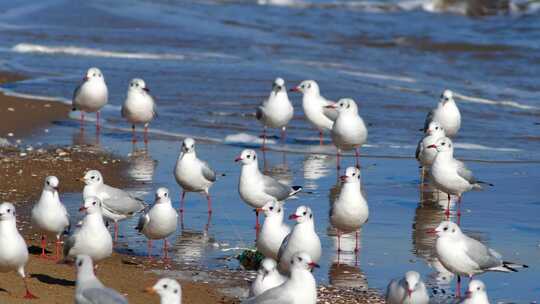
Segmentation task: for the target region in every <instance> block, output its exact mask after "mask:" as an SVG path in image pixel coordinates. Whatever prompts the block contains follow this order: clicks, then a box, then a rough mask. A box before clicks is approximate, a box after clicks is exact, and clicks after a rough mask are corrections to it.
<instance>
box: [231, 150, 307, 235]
mask: <svg viewBox="0 0 540 304" xmlns="http://www.w3.org/2000/svg"><path fill="white" fill-rule="evenodd" d="M235 162H240V163H241V164H242V171H241V173H240V180H239V182H238V192H239V193H240V197H241V198H242V200H244V202H246V203H247V204H248V205H250V206H251V207H253V208H261V207H263V206H264V205H265V204H266V203H267V202H268V201H271V200H275V201H284V200H286V199H288V198H290V197H292V196H294V195H295V194H296V193H298V192H300V191H302V187H300V186H292V187H291V186H288V185H284V184H282V183H280V182H278V181H277V180H276V179H274V178H272V177H270V176H268V175H264V174H262V173H261V171H260V170H259V164H258V162H257V153H255V151H253V150H251V149H246V150H244V151H242V153H241V154H240V156H238V157H237V158H236V159H235ZM255 215H256V218H257V222H256V228H257V229H258V227H259V211H257V209H255Z"/></svg>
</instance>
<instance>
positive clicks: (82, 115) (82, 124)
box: [81, 111, 84, 129]
mask: <svg viewBox="0 0 540 304" xmlns="http://www.w3.org/2000/svg"><path fill="white" fill-rule="evenodd" d="M81 129H84V112H83V111H81Z"/></svg>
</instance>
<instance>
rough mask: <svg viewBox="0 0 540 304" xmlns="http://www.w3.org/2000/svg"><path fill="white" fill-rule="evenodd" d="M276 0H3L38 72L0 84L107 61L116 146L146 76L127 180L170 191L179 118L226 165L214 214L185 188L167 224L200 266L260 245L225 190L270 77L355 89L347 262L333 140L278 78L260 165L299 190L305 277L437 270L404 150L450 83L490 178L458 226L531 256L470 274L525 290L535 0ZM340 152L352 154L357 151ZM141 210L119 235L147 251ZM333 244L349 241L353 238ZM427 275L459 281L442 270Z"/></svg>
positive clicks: (44, 85) (29, 87)
mask: <svg viewBox="0 0 540 304" xmlns="http://www.w3.org/2000/svg"><path fill="white" fill-rule="evenodd" d="M273 3H274V5H259V4H256V3H254V2H249V1H243V2H242V1H234V2H232V1H205V2H195V3H192V2H186V1H158V2H156V1H152V2H150V1H117V2H115V3H114V4H109V3H108V2H105V1H103V2H101V1H96V2H91V3H82V4H81V3H77V4H75V3H72V2H69V1H43V2H40V3H39V4H35V3H33V2H30V1H28V2H26V1H14V2H9V3H3V7H5V12H4V13H3V14H1V15H0V38H1V39H0V52H1V54H2V56H1V58H2V59H1V61H0V63H1V64H2V67H3V68H7V69H12V70H16V71H23V72H28V73H29V74H30V75H33V76H36V78H33V79H30V80H27V81H23V82H19V83H16V84H9V85H6V86H5V87H4V89H6V90H9V91H10V92H16V93H24V94H32V95H39V96H50V97H58V98H60V99H62V100H69V99H70V97H71V94H72V91H73V88H74V87H75V86H76V84H77V83H78V81H79V80H80V79H81V77H82V75H83V73H84V71H85V70H86V69H87V67H89V66H99V67H101V68H102V70H103V73H104V75H105V78H106V80H107V83H108V85H109V92H110V105H109V106H107V109H106V111H105V113H104V117H105V119H106V128H105V129H104V130H103V131H102V134H101V136H100V144H101V146H102V147H103V148H104V149H107V150H112V151H113V152H115V153H118V154H120V155H124V156H127V155H128V154H130V153H131V150H132V147H131V143H130V134H129V133H128V132H127V131H128V130H129V126H127V125H126V124H125V123H124V122H122V120H121V119H120V116H119V115H118V114H119V107H120V105H121V103H122V101H123V98H124V96H125V90H126V88H127V83H128V81H129V79H131V78H134V77H143V78H144V79H145V80H146V82H147V84H148V85H149V87H150V88H151V90H152V94H153V95H154V96H155V97H156V99H157V102H158V111H159V117H158V119H157V120H156V121H155V122H154V123H153V124H152V126H151V127H152V135H151V143H150V147H149V151H148V154H147V155H142V154H141V153H138V155H135V156H130V170H129V172H128V174H129V175H130V176H132V177H133V178H135V179H137V180H141V181H145V182H147V183H146V184H145V187H141V188H137V189H132V190H133V191H134V192H135V193H136V194H137V195H140V196H142V197H144V198H145V199H146V200H147V201H149V200H151V199H152V198H153V189H155V188H157V187H159V186H167V187H169V188H170V189H172V192H173V193H174V194H175V195H176V197H178V195H179V194H180V193H179V189H178V186H177V185H176V183H175V181H174V178H173V176H172V168H173V166H174V163H175V161H176V157H177V155H178V151H179V141H180V140H181V138H182V137H183V136H185V135H190V136H194V137H196V138H198V139H200V140H199V145H198V154H199V156H200V157H203V158H205V159H207V160H209V162H210V164H211V165H212V166H213V167H214V168H215V169H216V170H218V171H219V172H222V173H225V174H226V176H225V177H223V178H221V179H220V180H219V182H218V183H216V184H215V186H214V187H213V188H212V193H213V194H214V209H215V213H214V215H213V216H212V219H211V221H210V223H211V224H210V226H209V229H208V231H205V226H206V225H207V221H208V218H207V214H206V202H205V199H204V198H203V197H202V196H200V195H197V194H189V195H188V201H187V213H186V216H185V221H184V226H185V230H184V231H182V232H181V231H179V233H178V236H177V237H175V238H173V239H172V240H171V241H174V242H175V246H174V250H175V257H176V259H177V260H179V261H180V262H183V263H188V264H194V265H205V266H207V267H210V268H216V267H221V266H222V265H223V264H226V265H227V266H229V267H236V264H234V263H232V262H225V261H223V259H221V257H223V256H229V255H233V254H235V253H237V252H239V248H247V247H252V246H253V244H254V231H253V229H252V227H253V224H254V223H253V221H254V219H253V212H252V211H251V210H250V209H249V208H247V207H246V205H244V204H243V203H242V202H241V200H240V198H239V196H238V194H237V192H236V185H237V178H238V172H239V168H238V167H237V165H236V164H235V163H234V162H233V159H234V157H235V156H236V155H237V154H238V153H239V151H241V150H242V149H243V148H244V147H256V146H257V144H256V143H254V142H255V141H256V140H257V139H256V136H257V135H258V133H259V132H260V131H261V130H260V129H261V128H260V126H259V124H258V123H256V122H255V119H254V108H255V106H256V105H257V104H258V103H259V102H260V101H261V100H262V99H263V98H265V96H266V95H267V94H268V91H269V89H270V85H271V82H272V80H273V79H274V78H275V77H277V76H281V77H283V78H285V79H286V80H287V84H288V86H289V87H290V86H292V85H295V84H297V83H298V82H299V81H301V80H303V79H308V78H309V79H316V80H317V81H318V82H319V84H320V86H321V90H322V93H323V94H324V95H325V96H327V97H329V98H333V99H337V98H339V97H344V96H351V97H353V98H355V99H356V100H357V101H358V102H359V105H360V113H361V115H362V116H363V117H364V119H365V120H366V122H368V123H369V124H370V127H369V130H370V134H369V145H368V147H366V148H364V149H363V151H362V153H363V158H362V164H363V165H364V166H365V167H366V168H365V169H364V170H363V172H362V174H363V175H362V177H363V187H364V191H365V192H366V194H367V197H368V202H369V205H370V211H371V214H370V221H369V223H368V224H367V225H366V227H365V229H364V230H363V231H362V240H361V242H362V250H361V253H360V255H359V257H355V255H354V254H352V253H347V252H346V253H345V254H341V255H340V257H339V262H340V263H345V264H347V265H349V266H350V267H343V265H341V266H340V267H337V266H336V265H335V264H336V262H337V260H338V257H337V256H336V254H335V242H336V240H335V236H334V233H333V231H332V229H330V227H329V222H328V210H329V205H330V198H331V195H330V194H329V193H332V191H336V190H335V188H336V181H337V179H336V171H335V158H333V156H332V155H333V153H334V149H333V148H332V147H331V146H323V147H319V146H318V136H317V133H316V132H315V131H314V130H313V129H312V128H311V127H310V126H309V125H308V124H307V123H306V122H305V121H304V119H303V117H302V113H301V112H302V111H301V106H300V104H301V98H300V96H298V95H290V98H291V100H292V101H293V103H294V105H295V109H296V113H295V118H294V120H293V121H292V124H291V126H290V132H289V133H288V139H287V142H286V143H285V144H284V145H282V144H279V143H277V142H276V144H274V145H272V150H271V151H269V152H267V153H266V156H265V157H266V169H267V171H268V172H269V173H270V174H272V175H274V176H277V177H279V178H280V179H281V180H283V181H286V182H288V183H290V184H299V185H304V187H305V189H306V193H303V194H300V195H299V196H298V198H297V199H294V200H290V201H289V202H288V203H287V210H288V212H292V211H294V209H295V208H296V207H297V206H298V205H299V204H306V205H310V206H311V207H312V208H313V209H314V212H315V217H316V220H317V224H318V225H317V230H318V233H319V235H320V236H321V239H322V243H323V246H324V249H325V250H324V256H323V259H322V261H323V262H322V263H321V264H322V265H323V267H322V269H320V270H318V271H317V272H316V276H317V279H318V280H319V281H320V282H323V283H332V284H346V285H353V286H366V285H368V286H369V287H372V288H379V289H381V290H382V289H384V288H385V286H386V284H387V282H388V281H389V280H390V279H391V278H393V277H396V276H399V275H401V274H402V273H404V272H405V271H406V270H409V269H416V270H418V271H420V272H421V273H422V274H423V276H424V278H426V279H428V276H429V275H430V274H432V273H433V272H434V270H433V269H432V268H430V267H429V266H428V263H427V262H432V260H433V258H432V254H431V249H430V248H431V246H432V242H433V240H432V239H430V238H428V236H427V235H425V234H424V233H423V230H424V229H426V228H427V227H431V226H433V225H436V223H438V222H439V221H440V220H441V219H442V217H443V211H442V209H441V208H439V207H437V206H436V205H435V204H434V203H433V202H425V201H424V203H421V204H419V202H420V201H421V199H420V192H419V185H418V182H419V179H418V176H419V175H418V174H419V172H418V166H417V164H416V162H415V160H414V159H413V157H412V156H413V154H414V150H415V148H416V142H417V140H418V138H419V136H420V134H419V132H418V131H417V130H418V128H420V127H422V125H423V118H424V116H425V113H426V112H427V111H428V110H429V109H430V108H431V107H433V106H434V105H435V103H436V100H437V97H438V95H439V94H440V92H441V91H442V90H443V89H444V88H450V89H452V90H455V91H456V92H458V93H459V94H460V96H461V97H462V98H459V99H457V101H458V104H459V107H460V109H461V111H462V116H463V124H462V130H461V131H460V133H459V137H458V138H457V140H456V147H457V150H456V155H457V156H458V157H460V158H462V159H466V160H467V161H468V163H469V165H470V167H471V168H472V169H473V170H474V171H475V172H476V174H477V175H478V176H479V177H481V178H482V179H484V180H488V181H490V182H492V183H494V184H495V187H493V188H490V189H488V190H487V191H484V192H474V193H470V194H469V193H468V194H466V195H465V197H464V207H465V208H467V212H466V213H465V215H464V216H463V218H462V220H463V225H464V227H465V230H466V231H467V232H468V233H470V234H472V235H474V236H477V237H480V238H481V239H482V240H484V241H486V242H488V243H489V244H490V246H492V247H493V248H495V249H497V250H498V251H500V252H501V253H502V254H503V256H505V258H506V259H508V260H516V261H518V262H523V263H527V264H529V265H530V266H531V269H528V270H526V271H523V272H520V273H517V274H508V275H507V274H498V273H494V274H486V275H483V276H481V279H483V280H485V282H486V283H487V286H488V291H489V295H490V298H491V299H492V301H494V302H495V301H514V302H520V303H526V302H530V301H533V300H537V298H538V294H539V291H540V285H539V284H538V283H537V282H536V281H535V280H534V278H537V276H538V275H537V274H538V272H537V271H536V270H535V269H538V267H539V266H540V263H539V262H538V261H539V260H540V259H539V257H540V256H539V255H540V251H539V248H540V247H539V246H540V240H539V235H540V226H539V225H538V220H537V219H536V216H537V215H538V214H539V211H540V201H539V200H538V198H537V194H538V188H537V187H538V180H539V173H538V167H539V166H538V164H539V163H540V140H539V139H540V135H539V127H540V126H539V125H538V123H539V122H540V119H539V114H540V110H539V109H540V103H539V101H538V97H539V94H538V93H537V92H538V91H539V85H538V83H539V81H538V80H539V78H538V77H537V75H538V74H539V72H540V71H539V68H538V66H539V65H538V63H539V62H540V57H539V54H540V53H539V48H540V39H539V38H540V36H539V33H540V31H539V30H540V21H539V19H538V14H537V13H536V11H535V7H534V6H533V5H531V6H530V7H529V10H528V11H525V12H518V11H517V10H513V11H512V12H510V13H500V14H499V15H496V16H491V17H483V18H471V17H467V16H463V15H460V14H455V13H442V12H441V13H435V12H432V10H431V9H430V8H429V7H426V5H428V4H429V3H427V2H426V3H422V2H416V3H413V2H392V1H379V2H377V1H372V2H369V3H367V2H358V1H356V2H353V1H343V2H335V1H332V2H330V1H328V2H325V1H312V2H310V1H302V2H300V1H287V3H285V4H286V5H275V4H276V2H273ZM428 6H429V5H428ZM66 12H69V13H66ZM76 117H77V113H74V115H73V118H76ZM276 134H277V132H276ZM94 136H95V135H94V133H93V129H92V127H91V123H90V124H89V127H88V129H87V132H86V134H84V136H81V134H79V129H78V123H77V122H76V121H75V120H68V121H61V122H57V123H56V124H55V125H54V126H53V127H52V128H50V130H49V132H48V133H45V132H43V133H41V132H38V134H36V136H34V137H33V138H30V139H29V140H28V141H29V143H32V144H37V143H39V142H41V143H49V144H51V143H52V144H57V143H58V144H72V143H80V142H90V143H93V142H94V141H95V137H94ZM216 152H218V153H216ZM345 162H346V163H347V164H353V160H352V159H351V158H346V160H345ZM262 166H263V164H261V167H262ZM423 197H427V198H430V197H431V194H430V193H429V191H428V193H425V194H423ZM441 198H442V197H441ZM65 201H66V203H68V204H69V205H70V206H71V207H72V208H76V206H78V204H80V196H78V195H77V194H68V195H67V196H66V197H65ZM444 203H445V202H442V204H444ZM175 204H178V199H176V200H175ZM135 221H136V219H134V220H131V221H128V222H125V223H122V231H121V232H122V234H123V235H124V241H125V242H124V244H123V246H122V247H121V250H122V251H125V252H132V251H133V252H134V253H135V254H140V255H143V254H145V250H146V248H145V244H144V242H143V241H144V240H143V239H142V238H141V237H140V236H138V235H136V234H135V233H134V230H133V229H132V227H133V226H134V225H135ZM345 245H346V246H349V247H353V246H354V241H353V240H352V239H351V240H350V241H349V242H345ZM155 250H156V251H155V252H156V253H157V252H158V251H157V250H158V249H157V248H155ZM432 264H433V263H432ZM446 279H448V278H446ZM429 280H430V284H433V285H438V284H440V285H441V288H442V289H445V291H446V292H447V293H452V292H453V289H452V288H448V285H447V284H445V283H444V280H443V279H442V278H439V280H438V281H437V280H436V276H430V277H429ZM441 282H442V283H441ZM436 290H437V294H440V293H441V292H440V291H439V287H437V288H436Z"/></svg>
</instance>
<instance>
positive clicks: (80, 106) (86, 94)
mask: <svg viewBox="0 0 540 304" xmlns="http://www.w3.org/2000/svg"><path fill="white" fill-rule="evenodd" d="M108 99H109V91H108V89H107V84H105V78H104V77H103V74H102V73H101V71H100V70H99V69H98V68H89V69H88V71H87V72H86V76H84V78H83V81H82V83H81V84H79V85H78V86H77V88H75V91H74V92H73V99H72V101H71V102H72V106H73V108H72V109H73V111H76V110H80V111H81V128H82V127H83V124H84V113H85V112H86V113H93V112H96V128H97V129H98V130H99V128H100V126H99V111H100V110H101V108H103V106H105V105H106V104H107V102H108Z"/></svg>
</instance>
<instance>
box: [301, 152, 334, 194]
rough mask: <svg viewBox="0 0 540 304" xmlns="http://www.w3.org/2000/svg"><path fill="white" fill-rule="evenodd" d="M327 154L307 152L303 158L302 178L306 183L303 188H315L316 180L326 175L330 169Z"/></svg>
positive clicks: (316, 186)
mask: <svg viewBox="0 0 540 304" xmlns="http://www.w3.org/2000/svg"><path fill="white" fill-rule="evenodd" d="M329 161H330V160H329V156H328V155H321V154H308V155H307V156H306V158H305V159H304V179H305V180H306V183H305V185H304V188H306V189H310V190H316V189H317V188H318V187H319V186H318V185H317V183H316V182H315V181H316V180H318V179H320V178H323V177H325V176H327V175H328V173H329V172H330V170H329V169H328V165H327V163H328V162H329Z"/></svg>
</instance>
